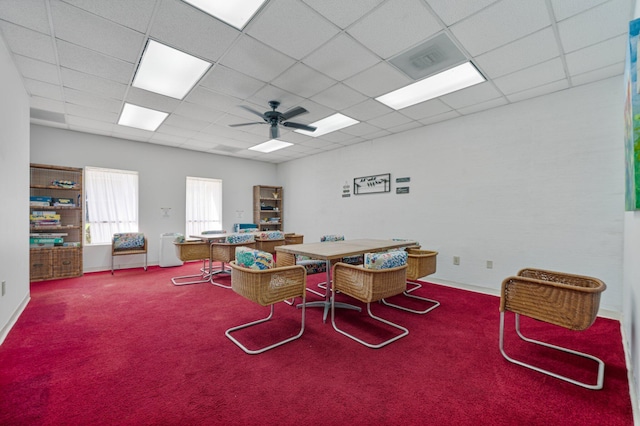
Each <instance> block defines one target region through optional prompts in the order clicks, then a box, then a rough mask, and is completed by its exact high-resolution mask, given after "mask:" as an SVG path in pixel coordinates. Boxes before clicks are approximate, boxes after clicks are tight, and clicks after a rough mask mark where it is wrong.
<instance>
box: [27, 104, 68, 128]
mask: <svg viewBox="0 0 640 426" xmlns="http://www.w3.org/2000/svg"><path fill="white" fill-rule="evenodd" d="M30 115H31V118H33V119H35V120H44V121H53V122H55V123H62V124H67V122H66V120H65V119H64V114H62V113H60V112H53V111H45V110H43V109H37V108H31V112H30Z"/></svg>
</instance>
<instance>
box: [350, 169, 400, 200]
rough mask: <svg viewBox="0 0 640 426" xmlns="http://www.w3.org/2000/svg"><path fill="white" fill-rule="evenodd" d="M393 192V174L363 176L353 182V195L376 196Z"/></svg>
mask: <svg viewBox="0 0 640 426" xmlns="http://www.w3.org/2000/svg"><path fill="white" fill-rule="evenodd" d="M390 191H391V174H390V173H386V174H382V175H373V176H363V177H359V178H355V179H354V180H353V193H354V194H355V195H362V194H374V193H377V192H390Z"/></svg>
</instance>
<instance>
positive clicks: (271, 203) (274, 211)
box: [253, 185, 284, 231]
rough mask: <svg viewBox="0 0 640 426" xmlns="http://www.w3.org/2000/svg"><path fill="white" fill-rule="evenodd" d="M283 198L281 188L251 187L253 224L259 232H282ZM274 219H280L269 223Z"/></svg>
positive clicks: (267, 186)
mask: <svg viewBox="0 0 640 426" xmlns="http://www.w3.org/2000/svg"><path fill="white" fill-rule="evenodd" d="M274 194H276V195H275V196H274ZM283 197H284V193H283V191H282V187H281V186H269V185H255V186H254V187H253V222H254V223H255V224H256V225H258V227H259V229H260V230H261V231H282V230H284V217H283V211H282V206H283V205H284V204H283ZM276 217H277V218H280V219H279V220H278V221H269V219H271V218H276Z"/></svg>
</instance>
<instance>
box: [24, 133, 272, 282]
mask: <svg viewBox="0 0 640 426" xmlns="http://www.w3.org/2000/svg"><path fill="white" fill-rule="evenodd" d="M31 162H32V163H43V164H55V165H62V166H69V167H85V166H95V167H107V168H114V169H124V170H134V171H138V173H139V175H138V177H139V194H140V196H139V226H140V229H139V230H140V232H144V233H145V234H146V235H147V237H148V240H149V246H148V249H149V254H148V256H149V264H150V265H153V264H157V263H158V259H159V248H160V234H162V233H165V232H180V233H184V231H185V193H186V176H195V177H205V178H215V179H222V188H223V197H222V205H223V227H224V229H226V230H227V231H231V230H232V227H233V224H234V223H237V222H249V223H251V222H253V185H275V184H277V182H276V165H275V164H271V163H264V162H259V161H251V160H243V159H238V158H232V157H223V156H218V155H213V154H206V153H202V152H196V151H187V150H183V149H177V148H171V147H165V146H160V145H154V144H148V143H142V142H133V141H128V140H122V139H116V138H111V137H107V136H99V135H92V134H87V133H80V132H72V131H67V130H62V129H57V128H51V127H43V126H36V125H33V126H32V127H31ZM163 207H170V208H171V210H170V214H169V216H170V217H169V218H164V217H163V211H162V210H161V208H163ZM238 210H240V211H243V213H242V214H243V216H242V217H237V211H238ZM142 262H143V258H142V257H141V256H119V257H116V260H115V264H116V267H130V266H139V265H142ZM110 267H111V246H86V247H85V248H84V270H85V272H90V271H97V270H105V269H110Z"/></svg>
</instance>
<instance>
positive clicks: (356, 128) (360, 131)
mask: <svg viewBox="0 0 640 426" xmlns="http://www.w3.org/2000/svg"><path fill="white" fill-rule="evenodd" d="M379 131H380V128H379V127H376V126H374V125H372V124H370V123H358V124H354V125H353V126H349V127H347V128H345V129H342V132H344V133H346V134H348V135H352V136H366V135H370V134H372V133H375V132H379Z"/></svg>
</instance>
